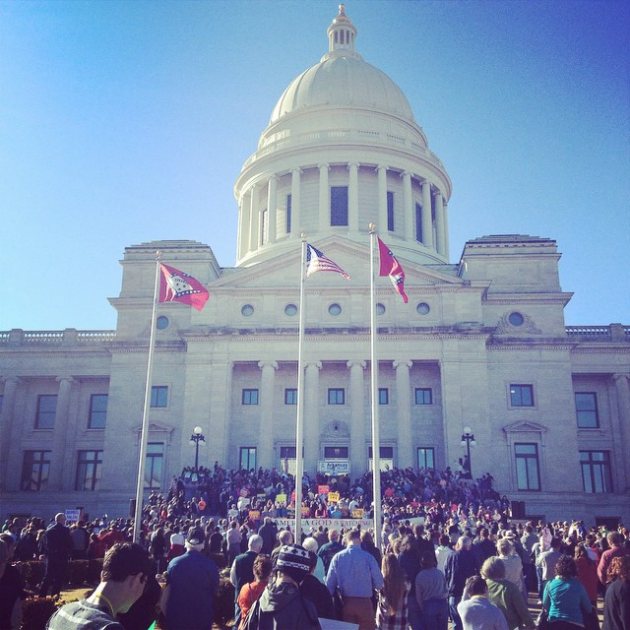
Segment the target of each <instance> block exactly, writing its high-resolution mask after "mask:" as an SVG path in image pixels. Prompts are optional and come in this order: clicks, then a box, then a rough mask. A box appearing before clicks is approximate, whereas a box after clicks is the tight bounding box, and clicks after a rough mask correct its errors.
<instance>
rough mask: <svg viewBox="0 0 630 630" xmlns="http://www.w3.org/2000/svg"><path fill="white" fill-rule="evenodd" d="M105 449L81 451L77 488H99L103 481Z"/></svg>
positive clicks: (78, 460) (75, 485)
mask: <svg viewBox="0 0 630 630" xmlns="http://www.w3.org/2000/svg"><path fill="white" fill-rule="evenodd" d="M102 463H103V451H79V457H78V459H77V478H76V481H75V484H74V489H75V490H98V487H99V485H100V482H101V464H102Z"/></svg>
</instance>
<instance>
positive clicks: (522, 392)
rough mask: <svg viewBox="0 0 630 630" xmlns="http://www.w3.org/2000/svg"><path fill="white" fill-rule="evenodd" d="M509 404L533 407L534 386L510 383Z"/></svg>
mask: <svg viewBox="0 0 630 630" xmlns="http://www.w3.org/2000/svg"><path fill="white" fill-rule="evenodd" d="M510 405H511V406H512V407H533V406H534V388H533V387H532V386H531V385H517V384H511V385H510Z"/></svg>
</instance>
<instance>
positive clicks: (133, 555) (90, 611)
mask: <svg viewBox="0 0 630 630" xmlns="http://www.w3.org/2000/svg"><path fill="white" fill-rule="evenodd" d="M152 570H153V566H152V564H151V561H150V559H149V554H148V553H147V552H146V551H145V550H144V549H143V548H142V547H141V546H140V545H138V544H135V543H117V544H115V545H114V546H113V547H112V548H111V549H109V550H108V551H107V553H106V554H105V558H104V559H103V570H102V572H101V581H100V583H99V585H98V586H97V587H96V589H95V590H94V592H93V593H92V594H91V595H90V596H89V597H88V598H86V599H81V600H79V601H77V602H71V603H69V604H65V605H64V606H62V607H61V608H59V609H58V610H57V611H56V612H55V613H54V615H53V616H52V617H51V618H50V619H49V621H48V624H47V625H46V628H47V630H85V629H86V628H107V630H124V626H123V625H122V624H121V623H119V622H118V621H117V619H116V617H117V615H119V614H120V613H126V612H127V611H128V610H129V609H130V608H131V607H132V606H133V604H134V603H135V602H136V601H137V600H138V599H139V598H140V597H141V596H142V593H143V592H144V587H145V582H146V580H147V577H148V576H149V574H150V572H151V571H152Z"/></svg>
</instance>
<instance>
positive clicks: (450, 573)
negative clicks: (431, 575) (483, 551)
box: [444, 536, 479, 630]
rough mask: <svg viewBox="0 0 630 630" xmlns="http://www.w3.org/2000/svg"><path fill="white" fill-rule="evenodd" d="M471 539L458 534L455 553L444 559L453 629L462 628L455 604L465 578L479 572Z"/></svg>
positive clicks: (460, 593) (458, 598)
mask: <svg viewBox="0 0 630 630" xmlns="http://www.w3.org/2000/svg"><path fill="white" fill-rule="evenodd" d="M471 547H472V541H471V539H470V538H469V537H468V536H460V538H459V540H458V541H457V545H455V553H454V554H452V555H450V556H449V557H448V558H447V559H446V564H445V565H444V576H445V577H446V587H447V589H448V605H449V612H450V615H451V619H452V620H453V623H454V624H455V630H462V628H463V625H462V620H461V618H460V616H459V613H458V612H457V604H459V602H460V601H461V599H462V595H463V593H464V586H465V584H466V580H467V579H468V578H469V577H472V576H473V575H476V574H477V573H479V564H478V562H477V558H476V557H475V554H474V552H473V551H472V549H471Z"/></svg>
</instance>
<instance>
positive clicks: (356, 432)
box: [346, 361, 367, 479]
mask: <svg viewBox="0 0 630 630" xmlns="http://www.w3.org/2000/svg"><path fill="white" fill-rule="evenodd" d="M346 365H347V366H348V368H349V369H350V406H351V416H350V418H351V419H350V462H351V476H352V478H353V479H354V478H356V477H359V476H361V475H362V474H363V472H365V470H366V463H367V457H366V443H365V411H364V409H365V390H364V383H363V370H365V366H366V363H365V361H348V363H347V364H346Z"/></svg>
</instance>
